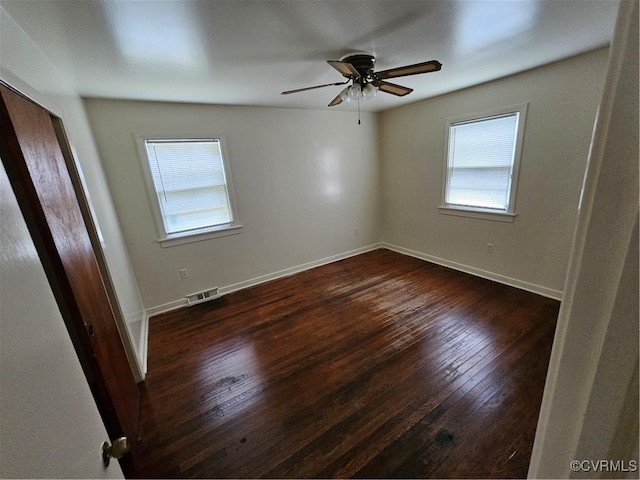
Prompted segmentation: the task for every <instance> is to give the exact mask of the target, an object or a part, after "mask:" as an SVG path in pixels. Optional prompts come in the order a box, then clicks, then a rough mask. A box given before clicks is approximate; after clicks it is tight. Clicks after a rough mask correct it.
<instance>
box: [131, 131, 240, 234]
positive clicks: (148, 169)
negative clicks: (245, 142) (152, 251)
mask: <svg viewBox="0 0 640 480" xmlns="http://www.w3.org/2000/svg"><path fill="white" fill-rule="evenodd" d="M137 139H138V145H139V148H140V150H141V156H142V157H143V158H144V160H145V161H144V162H143V164H144V167H145V168H144V170H145V174H146V177H147V186H148V188H149V193H150V196H151V200H152V202H151V203H152V205H153V207H154V213H155V217H156V223H157V225H158V233H159V234H160V240H159V241H160V242H161V243H163V246H169V245H173V244H180V243H185V242H189V241H196V240H202V239H206V238H212V237H216V236H221V235H229V234H231V233H237V230H238V229H239V227H240V225H239V224H238V219H237V215H236V213H235V208H234V207H235V201H234V195H233V188H232V185H231V177H230V174H229V171H228V168H227V165H226V161H225V157H226V155H225V149H224V145H223V140H222V138H158V137H153V138H151V137H137Z"/></svg>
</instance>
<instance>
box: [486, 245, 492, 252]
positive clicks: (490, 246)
mask: <svg viewBox="0 0 640 480" xmlns="http://www.w3.org/2000/svg"><path fill="white" fill-rule="evenodd" d="M487 253H493V243H487Z"/></svg>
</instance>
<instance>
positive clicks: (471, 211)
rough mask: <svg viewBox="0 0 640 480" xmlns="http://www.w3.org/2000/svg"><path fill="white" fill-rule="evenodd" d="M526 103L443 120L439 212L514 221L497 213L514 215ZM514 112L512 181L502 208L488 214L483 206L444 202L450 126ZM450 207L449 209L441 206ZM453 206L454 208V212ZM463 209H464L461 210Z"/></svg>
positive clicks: (527, 105)
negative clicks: (514, 134) (507, 199)
mask: <svg viewBox="0 0 640 480" xmlns="http://www.w3.org/2000/svg"><path fill="white" fill-rule="evenodd" d="M528 108H529V103H528V102H525V103H521V104H518V105H512V106H509V107H502V108H496V109H493V110H488V111H484V112H481V113H475V114H469V115H464V116H460V117H455V118H449V119H447V121H446V124H445V125H446V126H445V143H444V145H445V148H444V168H443V170H442V195H441V205H442V206H441V207H439V208H440V213H443V214H448V215H458V216H462V217H473V218H481V219H485V220H498V221H503V222H513V219H509V218H508V217H504V218H499V217H496V216H495V215H496V214H502V215H513V216H515V211H516V195H517V190H518V176H519V174H520V160H521V158H522V148H523V144H524V130H525V125H526V121H527V110H528ZM513 113H517V114H518V124H517V126H516V138H515V150H514V152H513V165H512V167H511V181H510V183H509V204H508V206H507V209H506V210H505V211H504V212H490V215H483V214H481V213H480V212H486V210H485V209H482V208H480V209H478V208H473V207H465V206H462V205H457V204H449V203H447V198H446V197H447V185H448V183H449V156H450V153H451V152H450V146H449V139H450V136H451V126H452V125H455V124H460V123H469V122H475V121H482V120H488V119H490V118H492V117H500V116H506V115H510V114H513ZM444 209H450V210H448V211H447V210H444ZM454 210H455V212H454ZM463 212H467V213H466V214H464V213H463Z"/></svg>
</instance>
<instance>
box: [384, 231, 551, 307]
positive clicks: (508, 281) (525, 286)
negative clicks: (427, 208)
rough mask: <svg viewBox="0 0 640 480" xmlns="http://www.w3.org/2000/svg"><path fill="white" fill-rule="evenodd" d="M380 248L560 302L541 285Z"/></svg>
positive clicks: (386, 245) (390, 247)
mask: <svg viewBox="0 0 640 480" xmlns="http://www.w3.org/2000/svg"><path fill="white" fill-rule="evenodd" d="M382 247H383V248H386V249H388V250H391V251H394V252H397V253H402V254H404V255H409V256H411V257H415V258H419V259H420V260H425V261H427V262H431V263H435V264H437V265H442V266H443V267H448V268H452V269H454V270H458V271H460V272H465V273H470V274H471V275H475V276H476V277H481V278H486V279H487V280H492V281H494V282H498V283H502V284H504V285H508V286H510V287H515V288H519V289H520V290H526V291H527V292H531V293H536V294H538V295H542V296H543V297H547V298H552V299H554V300H562V292H561V291H558V290H553V289H551V288H547V287H543V286H541V285H536V284H533V283H529V282H524V281H522V280H518V279H516V278H512V277H507V276H505V275H500V274H498V273H493V272H489V271H487V270H482V269H480V268H476V267H471V266H469V265H464V264H462V263H457V262H452V261H451V260H445V259H444V258H439V257H434V256H432V255H427V254H426V253H422V252H417V251H415V250H410V249H408V248H404V247H399V246H397V245H393V244H390V243H385V242H382Z"/></svg>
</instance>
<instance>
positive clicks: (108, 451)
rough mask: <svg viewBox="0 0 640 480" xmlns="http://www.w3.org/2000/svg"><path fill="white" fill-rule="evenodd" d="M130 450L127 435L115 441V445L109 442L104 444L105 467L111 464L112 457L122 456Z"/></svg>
mask: <svg viewBox="0 0 640 480" xmlns="http://www.w3.org/2000/svg"><path fill="white" fill-rule="evenodd" d="M128 451H129V443H128V442H127V437H120V438H118V439H116V440H114V441H113V445H109V442H104V443H103V444H102V463H104V468H107V467H108V466H109V461H110V460H111V459H112V458H120V457H122V456H123V455H124V454H125V453H127V452H128Z"/></svg>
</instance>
